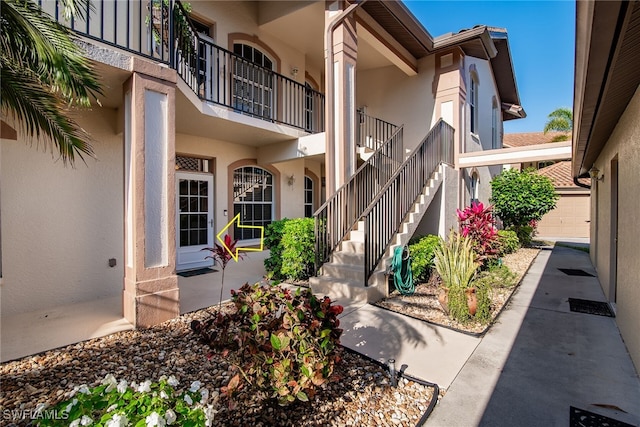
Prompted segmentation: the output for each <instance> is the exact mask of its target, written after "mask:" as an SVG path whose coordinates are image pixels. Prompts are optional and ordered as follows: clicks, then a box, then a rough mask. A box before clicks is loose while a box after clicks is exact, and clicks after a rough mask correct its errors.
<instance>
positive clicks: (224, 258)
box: [202, 234, 244, 313]
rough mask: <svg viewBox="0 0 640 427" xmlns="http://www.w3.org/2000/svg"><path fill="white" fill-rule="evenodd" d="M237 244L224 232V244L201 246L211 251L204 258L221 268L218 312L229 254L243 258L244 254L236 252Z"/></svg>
mask: <svg viewBox="0 0 640 427" xmlns="http://www.w3.org/2000/svg"><path fill="white" fill-rule="evenodd" d="M237 244H238V239H236V240H231V236H229V235H228V234H225V236H224V246H222V245H219V244H218V243H216V244H215V246H214V247H213V248H203V249H202V250H203V251H209V252H211V255H208V256H206V257H205V259H212V260H213V263H214V264H218V265H219V266H220V268H222V278H221V279H222V283H221V285H220V302H219V304H218V313H220V310H221V308H222V296H223V293H224V270H225V269H226V268H227V264H229V261H231V259H232V258H233V256H232V255H231V254H233V253H235V255H236V258H237V259H243V258H244V254H243V253H240V252H238V250H237V249H236V245H237ZM225 246H226V247H225Z"/></svg>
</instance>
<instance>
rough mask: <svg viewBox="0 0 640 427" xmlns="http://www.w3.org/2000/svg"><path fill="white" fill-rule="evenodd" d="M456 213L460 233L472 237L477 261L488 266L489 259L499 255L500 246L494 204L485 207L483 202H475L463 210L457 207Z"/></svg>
mask: <svg viewBox="0 0 640 427" xmlns="http://www.w3.org/2000/svg"><path fill="white" fill-rule="evenodd" d="M456 214H457V215H458V222H459V223H460V234H462V235H463V236H464V237H468V238H469V239H471V243H472V246H473V250H474V252H475V253H476V261H477V262H480V263H482V265H483V266H487V265H488V263H489V261H491V260H492V259H495V258H497V257H498V249H499V247H500V243H499V241H498V230H497V229H496V223H495V219H494V218H493V208H492V206H486V207H485V206H484V204H483V203H482V202H473V203H471V206H467V207H466V208H464V210H462V211H461V210H460V209H456Z"/></svg>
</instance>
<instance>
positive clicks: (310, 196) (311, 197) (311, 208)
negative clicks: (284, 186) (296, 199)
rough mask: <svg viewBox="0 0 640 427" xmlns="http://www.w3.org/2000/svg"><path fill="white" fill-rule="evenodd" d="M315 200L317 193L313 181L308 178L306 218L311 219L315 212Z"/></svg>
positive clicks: (306, 184) (305, 196)
mask: <svg viewBox="0 0 640 427" xmlns="http://www.w3.org/2000/svg"><path fill="white" fill-rule="evenodd" d="M314 199H315V193H314V188H313V179H311V178H310V177H308V176H306V175H305V177H304V216H305V217H307V218H310V217H312V216H313V213H314V212H315V206H314V203H313V200H314Z"/></svg>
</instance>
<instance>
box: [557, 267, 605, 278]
mask: <svg viewBox="0 0 640 427" xmlns="http://www.w3.org/2000/svg"><path fill="white" fill-rule="evenodd" d="M558 270H560V271H562V272H563V273H564V274H566V275H567V276H585V277H596V276H594V275H593V274H591V273H587V272H586V271H584V270H580V269H577V268H559V269H558Z"/></svg>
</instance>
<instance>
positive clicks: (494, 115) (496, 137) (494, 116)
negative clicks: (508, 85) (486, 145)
mask: <svg viewBox="0 0 640 427" xmlns="http://www.w3.org/2000/svg"><path fill="white" fill-rule="evenodd" d="M498 125H499V122H498V101H497V100H496V98H495V97H494V98H493V105H492V107H491V148H493V149H496V148H500V130H499V129H498Z"/></svg>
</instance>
